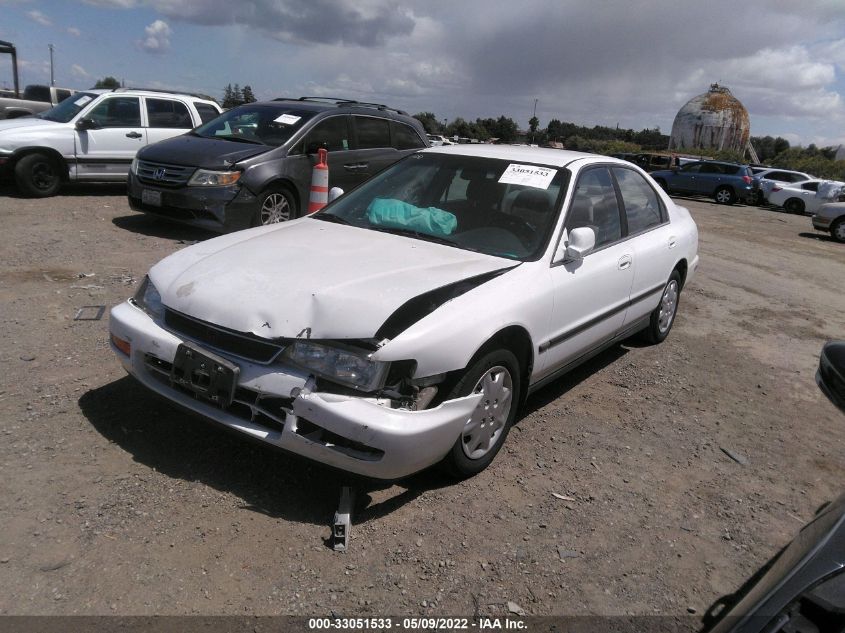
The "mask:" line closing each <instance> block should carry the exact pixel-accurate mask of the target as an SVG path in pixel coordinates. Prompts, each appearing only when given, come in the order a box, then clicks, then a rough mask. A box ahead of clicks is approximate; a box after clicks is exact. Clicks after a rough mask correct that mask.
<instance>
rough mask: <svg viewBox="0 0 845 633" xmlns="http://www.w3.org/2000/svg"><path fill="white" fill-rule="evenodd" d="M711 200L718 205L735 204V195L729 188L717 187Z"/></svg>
mask: <svg viewBox="0 0 845 633" xmlns="http://www.w3.org/2000/svg"><path fill="white" fill-rule="evenodd" d="M713 198H714V199H715V200H716V202H718V203H719V204H733V203H734V202H736V194H735V193H734V190H733V189H731V188H730V187H719V188H718V189H716V193H715V195H714V196H713Z"/></svg>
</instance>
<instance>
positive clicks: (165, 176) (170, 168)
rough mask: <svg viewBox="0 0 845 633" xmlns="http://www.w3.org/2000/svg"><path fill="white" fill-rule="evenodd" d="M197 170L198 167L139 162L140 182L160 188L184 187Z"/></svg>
mask: <svg viewBox="0 0 845 633" xmlns="http://www.w3.org/2000/svg"><path fill="white" fill-rule="evenodd" d="M196 169H197V168H196V167H185V166H184V165H167V164H165V163H151V162H149V161H146V160H139V161H138V180H140V181H141V182H146V183H148V184H151V185H158V186H160V187H183V186H185V184H187V182H188V180H189V179H190V177H191V175H192V174H193V173H194V172H195V171H196Z"/></svg>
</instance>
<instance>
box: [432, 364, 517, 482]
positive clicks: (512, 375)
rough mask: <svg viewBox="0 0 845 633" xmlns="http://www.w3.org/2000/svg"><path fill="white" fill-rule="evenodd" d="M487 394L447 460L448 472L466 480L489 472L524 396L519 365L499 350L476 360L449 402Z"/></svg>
mask: <svg viewBox="0 0 845 633" xmlns="http://www.w3.org/2000/svg"><path fill="white" fill-rule="evenodd" d="M480 391H485V394H486V395H485V397H484V398H482V399H481V402H480V403H479V405H478V407H477V408H476V409H475V411H473V413H472V416H471V417H470V419H469V420H467V422H466V425H465V426H464V429H463V431H462V432H461V435H460V437H458V439H457V441H456V442H455V444H454V446H452V450H451V451H449V454H448V455H447V456H446V458H445V459H444V460H443V465H444V466H445V467H446V470H447V471H448V472H450V473H451V474H452V475H453V476H455V477H457V478H459V479H465V478H467V477H471V476H473V475H476V474H478V473H480V472H481V471H482V470H484V469H485V468H487V466H489V465H490V463H491V462H492V461H493V459H494V458H495V457H496V454H497V453H498V452H499V449H501V448H502V445H503V444H504V443H505V439H507V436H508V432H509V431H510V428H511V425H513V422H514V420H515V419H516V413H517V409H518V408H519V403H520V401H521V400H520V398H521V396H522V385H521V373H520V367H519V361H518V360H517V358H516V356H514V354H513V353H512V352H510V351H509V350H505V349H498V350H494V351H491V352H488V353H487V354H484V355H483V356H482V357H481V358H479V359H478V360H476V361H475V362H474V363H472V365H471V366H470V367H469V369H467V371H466V373H465V374H464V375H463V377H462V378H461V379H460V380H459V381H458V382H457V384H455V386H454V387H453V389H452V392H451V393H450V394H449V396H447V400H451V399H453V398H460V397H463V396H468V395H470V394H471V393H476V392H480Z"/></svg>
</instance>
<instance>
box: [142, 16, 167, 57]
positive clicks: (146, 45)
mask: <svg viewBox="0 0 845 633" xmlns="http://www.w3.org/2000/svg"><path fill="white" fill-rule="evenodd" d="M144 32H145V33H146V37H145V38H144V39H143V40H141V41H140V42H139V43H138V45H139V46H140V47H141V48H142V49H143V50H145V51H147V52H148V53H156V54H160V53H164V52H166V51H167V50H168V49H169V48H170V36H171V35H172V34H173V31H172V29H171V28H170V26H169V25H168V24H167V22H165V21H164V20H156V21H155V22H153V23H152V24H150V25H149V26H148V27H146V28H145V29H144Z"/></svg>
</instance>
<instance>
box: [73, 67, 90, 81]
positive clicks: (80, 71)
mask: <svg viewBox="0 0 845 633" xmlns="http://www.w3.org/2000/svg"><path fill="white" fill-rule="evenodd" d="M70 74H71V75H73V76H74V77H80V78H82V79H86V78H88V77H90V76H91V73H89V72H88V71H87V70H85V69H84V68H83V67H82V66H80V65H79V64H74V65H73V66H71V67H70Z"/></svg>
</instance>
